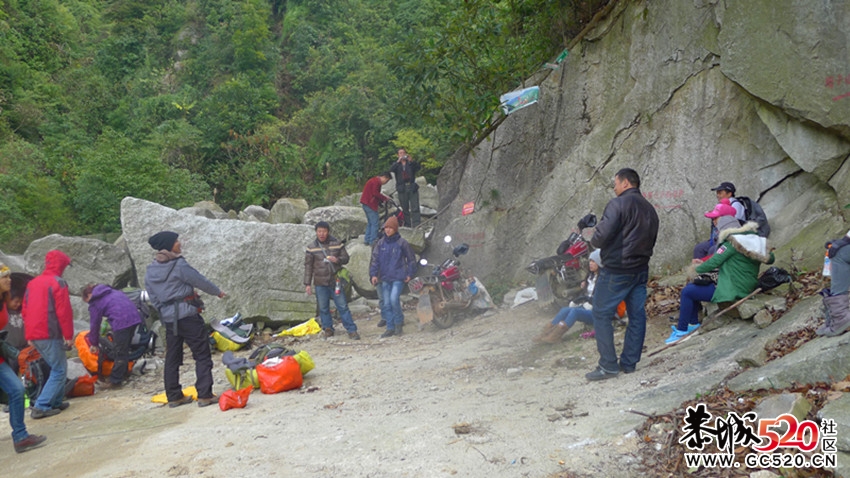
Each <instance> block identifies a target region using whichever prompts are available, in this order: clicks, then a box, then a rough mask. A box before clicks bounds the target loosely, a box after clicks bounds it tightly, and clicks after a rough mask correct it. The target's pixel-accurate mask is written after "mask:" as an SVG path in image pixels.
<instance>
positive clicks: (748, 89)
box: [437, 0, 850, 315]
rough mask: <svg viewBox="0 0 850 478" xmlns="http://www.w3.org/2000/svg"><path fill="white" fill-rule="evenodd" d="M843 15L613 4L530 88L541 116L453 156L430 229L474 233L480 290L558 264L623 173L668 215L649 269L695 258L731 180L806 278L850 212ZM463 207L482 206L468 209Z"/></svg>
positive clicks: (827, 8)
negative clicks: (721, 190)
mask: <svg viewBox="0 0 850 478" xmlns="http://www.w3.org/2000/svg"><path fill="white" fill-rule="evenodd" d="M848 10H850V6H848V5H847V4H846V3H841V4H840V5H835V6H833V5H832V4H828V5H827V4H822V5H818V6H815V7H813V6H810V5H808V4H806V3H805V2H799V1H792V0H775V1H774V0H756V1H753V2H744V3H742V2H735V3H734V4H732V3H723V2H696V3H694V2H675V1H673V0H661V3H653V5H652V8H650V7H648V6H647V5H646V4H640V3H637V4H625V3H624V4H620V5H618V6H617V7H615V8H614V9H613V10H612V12H611V13H610V14H609V15H608V16H607V17H606V18H604V19H602V20H601V21H600V22H599V24H598V26H597V27H596V28H595V29H593V30H592V31H591V32H589V33H588V35H587V36H586V37H585V41H584V42H581V43H579V44H578V45H576V47H575V48H574V49H573V51H572V52H571V53H573V54H571V55H570V57H569V58H568V59H567V60H565V62H564V63H562V64H561V66H560V68H559V69H558V70H557V71H555V72H551V73H541V74H540V75H536V76H535V77H533V78H530V79H529V80H528V81H527V82H526V83H527V85H530V84H537V85H539V87H540V90H541V92H540V100H539V101H538V103H537V105H535V107H533V108H525V109H523V110H520V111H517V112H515V113H513V114H511V115H510V116H508V117H506V118H504V119H503V121H502V122H501V124H500V125H499V126H498V127H497V128H496V129H495V130H494V131H493V132H492V133H491V134H490V135H489V136H488V137H487V138H485V139H484V140H483V141H482V142H480V143H479V144H477V145H475V146H474V147H472V148H471V149H470V150H459V151H458V152H457V153H456V154H454V155H453V156H452V157H450V158H449V159H448V160H447V162H446V164H445V165H444V167H443V168H442V170H441V172H440V177H439V179H438V184H439V185H440V188H439V191H438V192H439V195H440V201H439V206H438V209H442V208H444V207H445V211H444V212H441V214H440V216H439V218H438V220H437V230H438V231H439V234H444V233H450V234H452V235H454V236H466V237H470V238H471V237H475V238H476V239H477V240H475V241H470V242H473V243H474V244H472V245H473V247H472V249H471V252H470V254H469V256H468V257H467V258H466V259H465V263H466V264H468V265H469V266H470V267H471V268H472V269H473V270H475V271H476V274H477V275H479V277H481V279H482V280H483V281H485V282H486V281H488V280H489V279H491V278H492V279H497V280H507V281H508V282H519V281H524V280H528V276H527V275H526V273H525V272H524V270H523V266H524V265H525V264H527V263H529V262H530V261H531V260H533V259H537V258H540V257H546V256H548V255H551V254H552V251H554V249H555V248H556V247H557V245H558V243H560V241H562V240H563V239H564V238H566V236H567V235H568V234H569V231H570V229H572V228H573V227H574V225H575V223H576V221H577V220H578V219H579V218H580V217H582V216H583V215H584V214H587V213H588V212H595V213H596V214H597V215H600V214H601V212H602V210H603V208H604V207H605V204H606V203H607V202H608V200H609V199H610V198H611V197H613V194H612V191H611V177H612V176H613V175H614V173H615V172H616V171H617V170H618V169H620V168H623V167H631V168H634V169H636V170H637V171H638V172H639V173H640V174H641V177H642V184H641V188H640V189H641V192H642V193H643V194H644V196H645V197H647V199H648V200H649V201H650V202H651V203H652V204H653V205H654V206H655V207H656V209H657V211H658V212H659V215H660V217H661V224H660V231H659V241H658V244H656V247H655V251H654V254H653V257H652V261H651V262H650V267H651V269H652V271H653V273H655V274H661V273H664V272H667V271H671V270H679V269H680V268H681V267H682V264H686V263H688V262H689V261H690V252H691V250H692V247H693V245H694V244H695V243H697V242H700V241H702V240H705V238H707V237H708V231H709V223H708V221H707V220H706V219H705V218H704V217H703V213H704V212H705V211H707V210H709V209H711V207H712V205H713V204H714V203H715V202H716V198H715V197H714V194H713V192H712V191H710V188H711V187H712V186H714V185H716V184H715V183H717V182H719V181H725V180H731V181H733V182H735V184H736V186H737V189H738V192H737V194H738V195H745V196H749V197H751V198H755V199H757V200H759V202H760V204H761V205H762V206H763V207H764V209H765V211H766V212H767V214H768V217H769V218H770V222H771V226H772V227H773V232H772V234H771V237H770V240H771V244H772V245H773V246H775V247H777V251H776V254H777V260H780V261H781V260H787V258H788V257H789V255H790V254H791V251H792V250H794V251H796V253H798V254H800V256H801V259H800V260H799V261H798V262H797V263H796V265H797V266H798V267H799V268H801V269H810V270H811V269H814V268H815V267H817V266H819V264H820V261H821V260H822V255H823V247H822V243H823V241H824V239H825V238H827V237H838V236H839V235H841V234H843V233H844V232H846V230H845V231H841V230H840V229H842V228H844V229H846V224H845V219H847V218H848V217H850V210H844V209H842V208H843V206H844V205H846V204H848V203H850V188H848V187H847V184H848V181H850V162H848V161H846V160H845V158H846V157H847V155H848V151H850V150H848V148H850V98H841V99H835V100H833V98H838V96H839V95H842V94H844V93H846V92H847V91H848V90H847V89H846V86H847V85H846V84H844V83H840V84H839V83H836V75H839V74H841V75H846V74H847V72H843V73H838V72H837V71H836V68H835V59H836V58H845V57H846V51H848V49H850V45H848V42H850V40H848V37H847V36H846V35H844V34H843V33H839V32H843V30H844V28H842V27H843V26H844V25H846V23H847V18H848V15H850V13H848ZM613 65H617V66H616V67H614V66H613ZM839 69H840V68H839ZM798 72H802V73H800V74H798ZM842 88H843V89H842ZM694 122H697V123H698V124H699V128H694V127H693V125H694ZM695 171H699V174H698V176H699V177H695V176H694V174H695V173H694V172H695ZM470 201H474V202H475V206H476V207H475V212H474V213H473V214H472V215H469V216H462V215H461V209H462V206H463V204H464V203H467V202H470ZM818 256H820V257H818ZM752 315H755V311H753V314H752Z"/></svg>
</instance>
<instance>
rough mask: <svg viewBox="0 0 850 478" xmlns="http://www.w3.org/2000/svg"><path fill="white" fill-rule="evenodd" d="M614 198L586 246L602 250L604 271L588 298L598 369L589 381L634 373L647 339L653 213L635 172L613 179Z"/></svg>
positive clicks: (627, 171) (654, 234)
mask: <svg viewBox="0 0 850 478" xmlns="http://www.w3.org/2000/svg"><path fill="white" fill-rule="evenodd" d="M614 194H616V195H617V197H615V198H614V199H612V200H611V201H609V202H608V205H607V206H605V211H604V212H603V213H602V219H601V220H600V221H599V224H598V225H597V226H596V231H595V232H594V234H593V238H591V240H590V243H591V244H592V245H593V246H594V247H598V248H599V249H602V265H603V268H602V269H601V271H600V273H599V279H598V280H597V283H596V290H595V293H594V296H593V328H594V330H595V331H596V349H597V350H598V351H599V366H598V367H597V368H596V370H594V371H593V372H590V373H588V374H586V375H585V378H587V379H588V380H605V379H608V378H614V377H616V376H617V375H618V374H619V372H620V370H622V371H623V372H625V373H631V372H634V371H635V366H636V365H637V363H638V362H639V361H640V355H641V350H642V349H643V339H644V335H646V310H645V309H644V306H645V305H646V282H647V280H648V278H649V258H650V257H651V256H652V250H653V249H654V248H655V240H656V238H657V237H658V214H657V213H656V212H655V208H654V207H653V206H652V204H650V203H649V201H647V200H646V199H645V198H644V197H643V195H641V192H640V176H638V173H637V171H635V170H633V169H629V168H624V169H621V170H619V171H617V174H616V175H615V176H614ZM621 301H626V311H627V313H628V316H629V325H628V327H627V328H626V337H625V339H624V340H623V353H622V355H620V361H619V364H618V363H617V351H616V349H615V347H614V326H613V325H612V323H611V317H613V316H614V312H615V311H616V310H617V304H619V303H620V302H621Z"/></svg>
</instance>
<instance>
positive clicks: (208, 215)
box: [178, 206, 225, 219]
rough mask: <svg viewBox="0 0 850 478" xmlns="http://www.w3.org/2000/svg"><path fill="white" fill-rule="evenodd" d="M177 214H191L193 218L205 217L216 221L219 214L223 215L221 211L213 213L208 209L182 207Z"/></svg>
mask: <svg viewBox="0 0 850 478" xmlns="http://www.w3.org/2000/svg"><path fill="white" fill-rule="evenodd" d="M178 212H182V213H183V214H193V215H195V216H200V217H205V218H207V219H218V218H219V217H220V215H221V214H225V213H224V212H223V211H222V212H220V213H215V212H213V211H212V210H210V209H207V208H203V207H198V206H192V207H184V208H183V209H181V210H180V211H178Z"/></svg>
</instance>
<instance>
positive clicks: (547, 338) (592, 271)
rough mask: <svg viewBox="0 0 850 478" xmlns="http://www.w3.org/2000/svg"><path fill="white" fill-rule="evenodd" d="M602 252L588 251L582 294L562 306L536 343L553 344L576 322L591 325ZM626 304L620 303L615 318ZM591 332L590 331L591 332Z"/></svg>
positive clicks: (622, 314)
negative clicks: (566, 305) (594, 293)
mask: <svg viewBox="0 0 850 478" xmlns="http://www.w3.org/2000/svg"><path fill="white" fill-rule="evenodd" d="M601 256H602V253H601V252H600V250H599V249H597V250H595V251H593V252H591V253H590V260H589V261H588V262H587V268H588V269H589V270H588V273H587V277H585V279H584V280H583V281H582V282H581V288H582V289H583V291H584V296H583V297H580V298H577V299H575V300H573V301H570V305H569V306H568V307H563V308H562V309H561V310H560V311H558V313H557V314H556V315H555V318H554V319H552V322H550V323H549V324H548V325H547V326H546V327H545V328H544V329H543V332H541V333H540V335H538V336H537V337H535V338H534V341H535V342H537V343H545V344H555V343H558V342H560V341H561V339H562V338H563V337H564V334H566V333H567V331H568V330H569V329H570V327H572V326H573V325H575V323H576V322H584V323H585V324H587V325H590V326H591V327H592V326H593V306H592V305H591V302H592V299H593V291H594V289H595V287H596V278H597V276H598V275H599V269H600V268H601V267H602V257H601ZM625 311H626V304H625V303H624V302H621V303H620V306H618V307H617V316H616V317H617V318H622V317H623V316H624V315H625ZM591 333H592V332H591Z"/></svg>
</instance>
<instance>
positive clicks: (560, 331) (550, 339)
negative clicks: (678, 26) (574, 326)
mask: <svg viewBox="0 0 850 478" xmlns="http://www.w3.org/2000/svg"><path fill="white" fill-rule="evenodd" d="M569 329H570V327H569V326H568V325H567V324H565V323H563V322H558V325H556V326H554V327H552V328H551V329H549V333H548V334H546V336H545V337H543V338H542V339H540V341H541V342H543V343H544V344H557V343H558V342H560V341H561V338H562V337H563V336H564V334H565V333H567V330H569Z"/></svg>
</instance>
